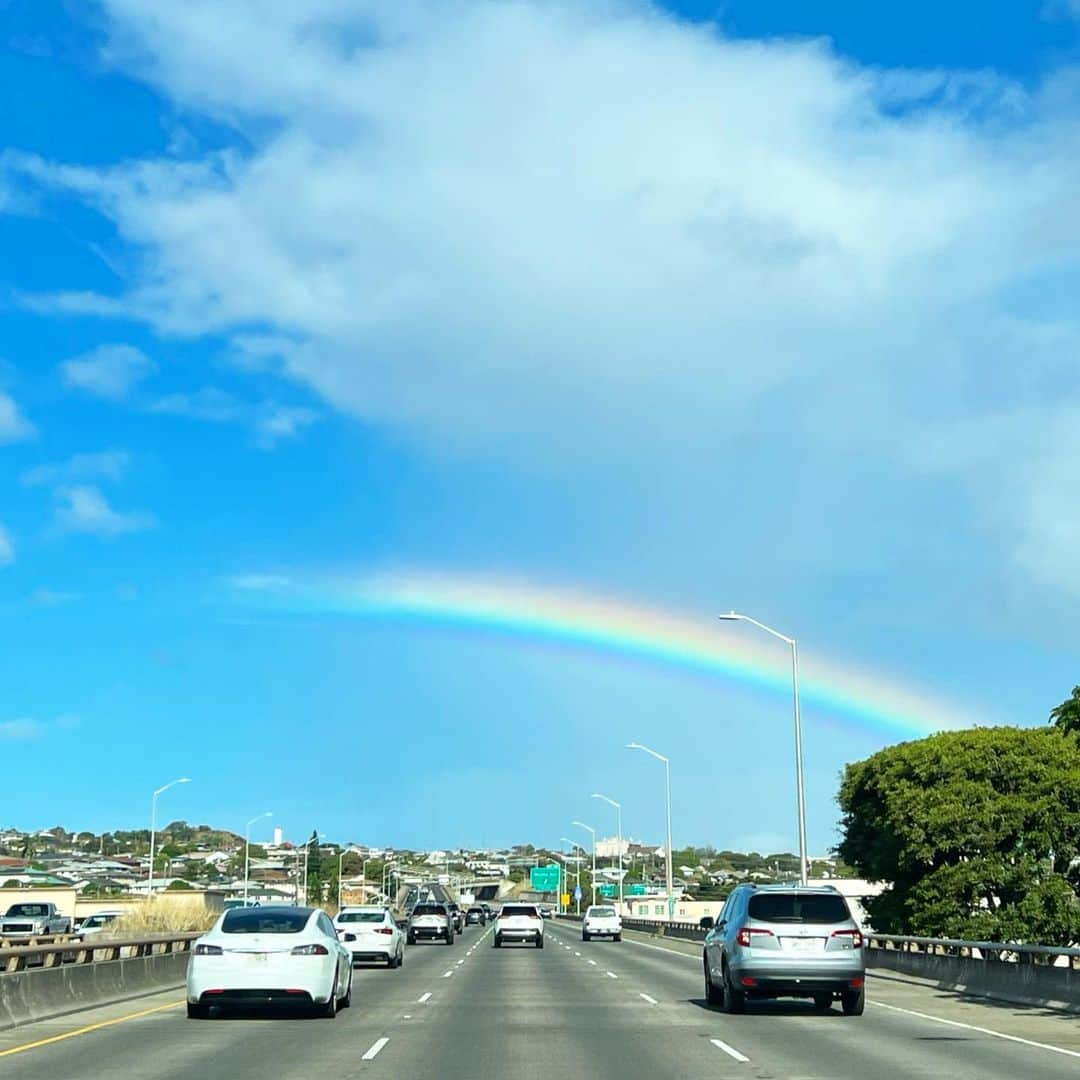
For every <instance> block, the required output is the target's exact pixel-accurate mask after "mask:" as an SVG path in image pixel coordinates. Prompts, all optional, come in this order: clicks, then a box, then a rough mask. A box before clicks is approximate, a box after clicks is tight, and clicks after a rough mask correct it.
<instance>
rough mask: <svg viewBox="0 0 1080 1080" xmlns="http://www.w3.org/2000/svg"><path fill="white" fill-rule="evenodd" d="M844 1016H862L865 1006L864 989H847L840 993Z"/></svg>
mask: <svg viewBox="0 0 1080 1080" xmlns="http://www.w3.org/2000/svg"><path fill="white" fill-rule="evenodd" d="M840 1004H841V1005H842V1006H843V1008H844V1015H845V1016H862V1014H863V1010H864V1009H865V1008H866V990H865V988H863V989H860V990H847V991H845V992H844V993H842V994H841V995H840Z"/></svg>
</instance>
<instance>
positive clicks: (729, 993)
mask: <svg viewBox="0 0 1080 1080" xmlns="http://www.w3.org/2000/svg"><path fill="white" fill-rule="evenodd" d="M721 983H722V989H723V994H724V1012H726V1013H732V1014H738V1013H744V1012H746V995H745V994H744V993H743V992H742V991H741V990H736V989H735V987H733V986H732V985H731V979H730V977H729V976H728V971H727V968H724V973H723V975H722V976H721Z"/></svg>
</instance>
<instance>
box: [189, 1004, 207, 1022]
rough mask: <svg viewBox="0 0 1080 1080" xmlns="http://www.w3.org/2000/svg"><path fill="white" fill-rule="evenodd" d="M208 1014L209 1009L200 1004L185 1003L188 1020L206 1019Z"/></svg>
mask: <svg viewBox="0 0 1080 1080" xmlns="http://www.w3.org/2000/svg"><path fill="white" fill-rule="evenodd" d="M209 1016H210V1010H209V1008H207V1006H205V1005H202V1004H198V1003H197V1004H192V1003H191V1002H190V1001H189V1002H188V1003H187V1018H188V1019H189V1020H206V1019H208V1018H209Z"/></svg>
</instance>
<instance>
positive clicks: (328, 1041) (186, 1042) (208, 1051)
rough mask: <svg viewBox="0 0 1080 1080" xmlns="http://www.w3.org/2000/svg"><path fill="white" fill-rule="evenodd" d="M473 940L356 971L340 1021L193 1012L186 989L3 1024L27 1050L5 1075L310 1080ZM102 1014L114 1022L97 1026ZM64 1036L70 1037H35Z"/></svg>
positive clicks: (412, 950) (57, 1079)
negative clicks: (59, 1017) (11, 1026)
mask: <svg viewBox="0 0 1080 1080" xmlns="http://www.w3.org/2000/svg"><path fill="white" fill-rule="evenodd" d="M468 938H469V936H468V935H466V937H464V938H462V937H459V938H457V939H456V942H455V945H454V946H452V947H447V946H445V945H417V946H411V947H409V948H407V949H406V951H405V965H404V967H402V968H399V969H396V970H387V969H385V968H384V967H380V968H357V969H355V970H354V972H353V978H354V983H353V1007H352V1008H351V1009H347V1010H345V1011H343V1012H341V1013H339V1015H338V1018H337V1020H335V1021H328V1020H319V1019H313V1018H309V1017H307V1016H305V1015H304V1014H302V1013H299V1012H292V1013H290V1012H286V1011H276V1012H268V1011H247V1012H241V1013H232V1014H228V1015H227V1016H224V1017H220V1018H216V1019H211V1020H201V1021H195V1020H188V1019H187V1016H186V1013H185V1010H184V1007H183V991H182V990H179V991H175V990H174V991H169V992H167V994H164V995H154V997H153V998H152V999H151V998H144V999H139V1000H138V1001H134V1002H127V1003H126V1004H125V1005H123V1006H109V1007H103V1008H101V1009H94V1010H88V1011H86V1012H82V1013H78V1014H74V1015H72V1016H69V1017H67V1018H65V1019H64V1021H63V1022H59V1021H51V1022H49V1023H48V1024H46V1023H44V1022H43V1023H40V1024H33V1025H29V1026H27V1027H24V1028H20V1029H16V1030H14V1031H10V1032H5V1033H4V1035H5V1039H4V1043H5V1044H6V1045H5V1046H4V1049H7V1050H13V1049H17V1048H18V1047H20V1046H29V1047H30V1048H29V1049H26V1050H23V1051H20V1052H16V1053H11V1054H8V1055H7V1056H5V1057H3V1058H0V1072H2V1074H3V1076H4V1078H5V1080H8V1078H12V1080H69V1078H70V1080H75V1078H79V1080H81V1078H84V1077H86V1076H87V1075H90V1074H91V1073H93V1072H95V1071H99V1070H103V1069H105V1068H106V1067H107V1068H108V1070H109V1073H110V1076H111V1077H115V1078H117V1080H128V1078H130V1080H166V1078H170V1080H171V1078H174V1077H175V1078H177V1080H179V1078H182V1077H184V1078H186V1077H191V1076H196V1075H203V1076H211V1077H213V1076H226V1075H230V1076H248V1075H251V1076H255V1075H259V1076H262V1075H265V1074H267V1073H270V1074H272V1075H274V1076H276V1077H289V1076H294V1075H295V1076H297V1077H301V1076H302V1077H305V1078H309V1077H310V1073H311V1063H312V1061H315V1060H318V1061H320V1062H321V1061H323V1060H324V1059H325V1054H326V1052H327V1050H328V1049H332V1050H333V1051H334V1054H335V1056H337V1057H339V1058H340V1059H341V1061H343V1062H345V1063H349V1062H351V1061H352V1060H353V1059H354V1058H356V1059H359V1057H360V1055H361V1054H362V1053H363V1047H365V1046H368V1045H370V1044H371V1043H372V1042H374V1041H375V1040H376V1039H378V1038H379V1037H380V1036H381V1035H382V1033H383V1032H384V1030H385V1029H388V1028H391V1027H393V1026H394V1025H395V1024H397V1023H399V1022H401V1017H403V1016H405V1015H407V1014H408V1015H411V1014H412V1012H414V1011H415V1010H417V1009H419V1008H421V1006H420V1005H419V1004H418V999H419V998H420V997H422V996H423V994H424V993H425V992H428V991H429V990H430V989H431V988H432V987H434V986H436V985H437V984H438V982H439V980H440V979H441V977H442V974H443V972H444V971H445V970H447V968H448V966H449V967H453V966H454V962H455V961H456V960H457V959H459V958H460V957H461V956H462V955H463V954H464V953H466V952H468V950H469V948H470V947H471V946H472V942H470V941H469V939H468ZM170 998H171V1000H172V1003H173V1004H172V1007H166V1008H164V1009H161V1010H160V1011H155V1012H152V1013H150V1012H147V1011H146V1010H147V1009H148V1008H151V1007H156V1006H158V1005H160V1004H164V1005H166V1006H168V1005H169V999H170ZM151 1003H152V1004H151ZM123 1017H128V1019H122V1018H123ZM117 1020H120V1022H116V1021H117ZM105 1021H112V1023H110V1025H109V1026H107V1027H99V1026H97V1025H99V1024H101V1023H103V1022H105ZM63 1035H67V1036H69V1037H67V1038H61V1039H60V1040H59V1041H53V1042H48V1043H45V1044H44V1045H34V1044H36V1043H40V1042H41V1041H42V1040H43V1039H44V1038H54V1037H56V1036H63ZM0 1052H2V1050H0Z"/></svg>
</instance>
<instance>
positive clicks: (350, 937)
mask: <svg viewBox="0 0 1080 1080" xmlns="http://www.w3.org/2000/svg"><path fill="white" fill-rule="evenodd" d="M345 940H346V941H355V940H356V935H355V934H346V935H345Z"/></svg>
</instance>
